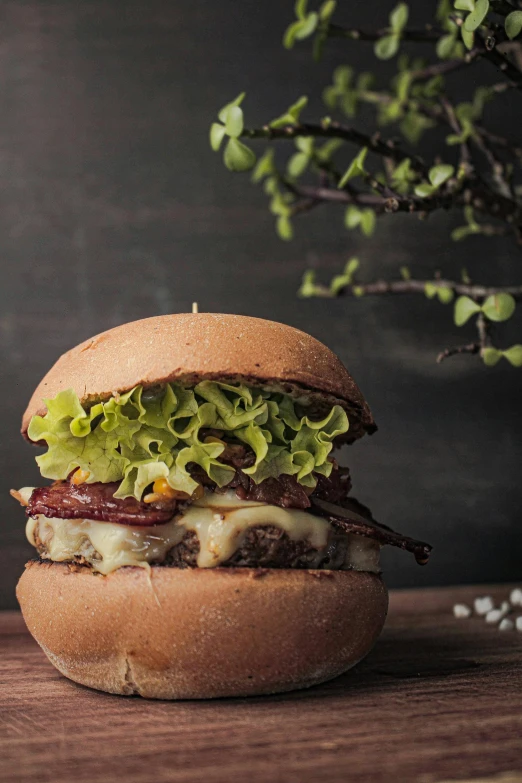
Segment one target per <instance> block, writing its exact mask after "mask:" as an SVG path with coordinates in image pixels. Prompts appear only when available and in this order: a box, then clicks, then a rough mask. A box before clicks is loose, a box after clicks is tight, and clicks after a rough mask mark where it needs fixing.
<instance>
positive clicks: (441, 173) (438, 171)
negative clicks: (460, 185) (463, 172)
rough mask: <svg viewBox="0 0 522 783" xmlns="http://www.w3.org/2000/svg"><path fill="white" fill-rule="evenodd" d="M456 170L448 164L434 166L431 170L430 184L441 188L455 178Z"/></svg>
mask: <svg viewBox="0 0 522 783" xmlns="http://www.w3.org/2000/svg"><path fill="white" fill-rule="evenodd" d="M454 171H455V169H454V168H453V166H450V165H449V164H448V163H441V164H440V165H438V166H432V168H431V169H430V170H429V178H430V182H431V184H432V185H433V187H435V188H440V186H441V185H443V184H444V183H445V182H446V180H448V179H449V178H450V177H452V176H453V172H454Z"/></svg>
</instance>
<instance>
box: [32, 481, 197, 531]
mask: <svg viewBox="0 0 522 783" xmlns="http://www.w3.org/2000/svg"><path fill="white" fill-rule="evenodd" d="M118 487H119V482H112V483H109V484H101V483H95V484H69V482H68V481H56V482H55V483H54V484H51V485H50V486H48V487H37V488H36V489H35V490H34V491H33V494H32V495H31V497H30V498H29V503H28V505H27V514H28V515H29V516H31V517H35V516H37V515H38V514H43V516H44V517H58V518H59V519H94V520H97V521H101V522H116V523H117V524H120V525H138V526H139V525H160V524H161V523H163V522H168V521H169V519H172V517H173V516H174V514H175V512H176V507H177V506H178V505H179V501H176V500H170V501H169V502H167V503H165V504H162V505H161V507H160V506H159V505H156V504H154V503H142V502H140V501H139V500H136V498H133V497H130V498H115V497H113V496H114V493H115V492H116V490H117V489H118ZM185 504H186V501H183V505H185Z"/></svg>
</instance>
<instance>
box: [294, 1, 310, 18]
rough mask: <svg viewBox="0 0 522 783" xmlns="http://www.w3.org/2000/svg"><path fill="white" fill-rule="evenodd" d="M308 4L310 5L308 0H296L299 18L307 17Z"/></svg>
mask: <svg viewBox="0 0 522 783" xmlns="http://www.w3.org/2000/svg"><path fill="white" fill-rule="evenodd" d="M307 5H308V0H296V2H295V8H294V11H295V15H296V16H297V18H298V19H304V18H305V16H306V7H307Z"/></svg>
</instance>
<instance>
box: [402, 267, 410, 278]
mask: <svg viewBox="0 0 522 783" xmlns="http://www.w3.org/2000/svg"><path fill="white" fill-rule="evenodd" d="M399 271H400V273H401V277H402V279H403V280H411V272H410V270H409V269H408V267H407V266H401V268H400V270H399Z"/></svg>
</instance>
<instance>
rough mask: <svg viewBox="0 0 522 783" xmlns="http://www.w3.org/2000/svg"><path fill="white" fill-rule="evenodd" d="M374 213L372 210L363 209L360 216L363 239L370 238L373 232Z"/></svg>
mask: <svg viewBox="0 0 522 783" xmlns="http://www.w3.org/2000/svg"><path fill="white" fill-rule="evenodd" d="M375 221H376V217H375V212H374V211H373V209H365V210H364V211H363V212H362V214H361V231H362V232H363V234H364V236H365V237H371V235H372V234H373V232H374V231H375Z"/></svg>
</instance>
